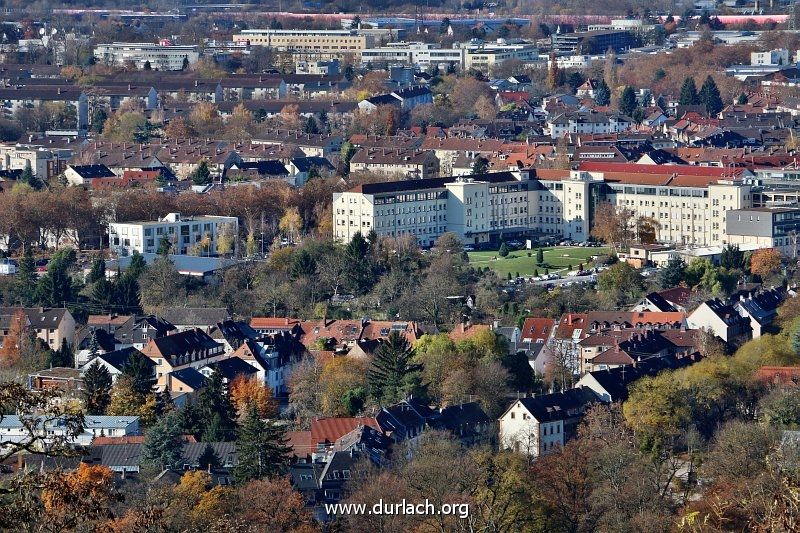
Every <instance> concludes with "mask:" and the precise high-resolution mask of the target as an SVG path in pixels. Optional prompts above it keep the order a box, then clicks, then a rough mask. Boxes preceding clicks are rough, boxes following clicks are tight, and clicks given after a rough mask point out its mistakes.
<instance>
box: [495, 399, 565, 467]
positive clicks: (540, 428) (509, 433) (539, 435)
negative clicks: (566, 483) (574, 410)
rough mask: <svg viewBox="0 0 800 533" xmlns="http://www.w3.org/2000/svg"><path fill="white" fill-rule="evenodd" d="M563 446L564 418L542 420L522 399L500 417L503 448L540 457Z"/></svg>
mask: <svg viewBox="0 0 800 533" xmlns="http://www.w3.org/2000/svg"><path fill="white" fill-rule="evenodd" d="M563 446H564V422H563V420H553V421H542V422H540V421H539V420H537V419H536V417H535V416H533V414H532V413H531V412H530V411H529V410H528V409H526V408H525V405H524V404H523V402H522V401H520V400H517V401H516V402H514V404H512V405H511V407H509V408H508V410H507V411H506V412H505V413H503V415H502V416H501V417H500V449H501V450H513V451H515V452H517V453H523V454H525V455H528V456H531V457H539V456H541V455H546V454H549V453H552V452H554V451H556V450H558V449H560V448H562V447H563Z"/></svg>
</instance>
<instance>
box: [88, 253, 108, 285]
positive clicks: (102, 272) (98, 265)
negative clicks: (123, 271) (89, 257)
mask: <svg viewBox="0 0 800 533" xmlns="http://www.w3.org/2000/svg"><path fill="white" fill-rule="evenodd" d="M104 277H106V262H105V261H104V260H103V258H102V257H98V258H97V259H95V260H94V261H92V267H91V268H90V269H89V275H88V276H87V278H86V281H87V282H89V283H95V282H97V281H100V279H101V278H104Z"/></svg>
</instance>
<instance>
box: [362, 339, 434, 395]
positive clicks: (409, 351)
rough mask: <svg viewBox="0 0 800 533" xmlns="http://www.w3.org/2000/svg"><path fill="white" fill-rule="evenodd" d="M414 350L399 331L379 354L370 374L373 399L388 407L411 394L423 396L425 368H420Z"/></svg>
mask: <svg viewBox="0 0 800 533" xmlns="http://www.w3.org/2000/svg"><path fill="white" fill-rule="evenodd" d="M413 360H414V349H413V348H412V347H411V345H410V344H409V343H408V340H407V339H406V338H405V336H403V335H402V334H400V332H398V331H392V332H391V333H390V334H389V337H388V338H387V339H386V340H385V341H383V342H382V343H381V345H380V346H378V349H377V350H375V357H374V359H373V360H372V366H371V367H370V369H369V371H368V373H367V383H368V384H369V387H370V391H371V393H372V396H373V397H374V398H375V399H376V400H378V401H379V402H382V403H384V404H391V403H395V402H397V401H399V400H402V399H403V398H405V397H406V396H408V395H409V394H410V393H415V392H416V393H420V392H423V390H422V386H421V383H420V371H421V370H422V365H420V364H416V363H414V362H413Z"/></svg>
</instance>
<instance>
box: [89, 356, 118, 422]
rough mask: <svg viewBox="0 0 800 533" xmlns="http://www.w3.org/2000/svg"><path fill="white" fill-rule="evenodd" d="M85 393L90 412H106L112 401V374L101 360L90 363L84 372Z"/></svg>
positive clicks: (97, 413) (100, 413) (94, 413)
mask: <svg viewBox="0 0 800 533" xmlns="http://www.w3.org/2000/svg"><path fill="white" fill-rule="evenodd" d="M83 395H84V398H85V400H86V412H87V413H88V414H90V415H102V414H103V413H105V411H106V407H108V404H109V403H110V402H111V374H110V373H109V372H108V370H107V369H106V367H104V366H103V365H101V364H100V362H99V361H95V362H94V363H93V364H91V365H89V368H87V369H86V372H85V373H84V374H83Z"/></svg>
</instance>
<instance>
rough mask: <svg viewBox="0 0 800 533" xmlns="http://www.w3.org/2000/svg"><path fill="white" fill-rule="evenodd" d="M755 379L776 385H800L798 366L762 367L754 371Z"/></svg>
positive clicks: (799, 368) (799, 369)
mask: <svg viewBox="0 0 800 533" xmlns="http://www.w3.org/2000/svg"><path fill="white" fill-rule="evenodd" d="M756 378H757V379H759V380H760V381H766V382H770V383H774V384H776V385H791V386H793V387H796V386H798V385H800V366H762V367H761V368H759V369H758V370H756Z"/></svg>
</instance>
